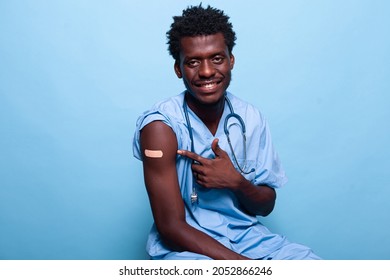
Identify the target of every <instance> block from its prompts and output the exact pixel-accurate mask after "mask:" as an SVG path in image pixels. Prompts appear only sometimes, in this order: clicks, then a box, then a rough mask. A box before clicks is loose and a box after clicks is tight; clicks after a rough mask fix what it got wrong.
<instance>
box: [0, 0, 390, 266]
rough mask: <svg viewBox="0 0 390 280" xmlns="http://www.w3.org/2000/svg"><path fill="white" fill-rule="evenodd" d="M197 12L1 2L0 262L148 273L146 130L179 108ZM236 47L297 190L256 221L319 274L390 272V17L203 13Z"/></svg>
mask: <svg viewBox="0 0 390 280" xmlns="http://www.w3.org/2000/svg"><path fill="white" fill-rule="evenodd" d="M198 3H199V2H198V1H179V0H176V1H143V0H142V1H141V0H139V1H125V0H121V1H120V0H114V1H92V0H68V1H44V0H34V1H32V0H31V1H29V0H26V1H22V0H15V1H10V0H9V1H1V2H0V40H1V42H0V131H1V137H0V259H142V258H146V257H147V256H146V254H145V250H144V247H145V241H146V235H147V233H148V231H149V228H150V226H151V223H152V216H151V212H150V210H149V202H148V199H147V195H146V191H145V189H144V185H143V177H142V168H141V163H140V162H139V161H137V160H136V159H134V158H133V156H132V136H133V132H134V127H135V120H136V118H137V116H138V115H139V114H140V113H141V112H142V111H144V110H146V109H148V108H149V107H150V106H151V105H152V104H153V103H154V102H156V101H158V100H160V99H162V98H165V97H168V96H171V95H174V94H177V93H179V92H180V91H181V90H182V89H183V86H182V82H181V81H180V80H178V79H177V78H176V76H175V74H174V72H173V61H172V59H171V57H169V55H168V52H167V51H166V39H165V32H166V31H167V30H168V28H169V25H170V23H171V18H172V16H173V15H178V14H180V13H181V10H182V9H183V8H185V7H186V6H187V5H190V4H198ZM203 3H204V4H207V3H210V4H213V5H215V6H217V7H219V8H221V9H224V10H225V11H226V12H227V14H228V15H230V17H231V20H232V22H233V25H234V28H235V30H236V32H237V37H238V40H237V46H236V48H235V49H234V54H235V56H236V65H235V69H234V72H233V82H232V85H231V88H230V90H231V91H232V92H233V93H235V94H236V95H239V96H240V97H242V98H244V99H246V100H247V101H249V102H251V103H254V104H255V105H256V106H257V107H259V108H260V109H261V110H262V112H263V113H264V114H265V115H266V116H267V118H268V120H269V123H270V127H271V132H272V135H273V140H274V143H275V146H276V148H277V150H278V152H279V154H280V157H281V159H282V161H283V163H284V167H285V169H286V172H287V174H288V176H289V183H288V184H287V185H286V187H285V188H283V189H281V190H279V191H278V200H277V205H276V209H275V210H274V212H273V213H272V214H271V215H270V216H268V217H267V218H264V219H262V221H263V222H264V223H265V224H266V225H268V226H269V227H270V228H271V229H272V230H273V231H275V232H279V233H282V234H285V235H286V236H288V238H289V239H290V240H292V241H296V242H300V243H304V244H307V245H309V246H310V247H312V248H313V249H314V251H315V252H316V253H317V254H319V255H320V256H322V257H323V258H325V259H390V238H389V236H390V218H389V216H390V214H389V213H390V201H389V198H390V188H389V186H390V171H389V169H390V149H389V143H390V129H389V127H390V126H389V124H388V123H389V120H390V113H389V112H390V110H389V105H390V102H389V101H390V98H389V94H390V36H389V26H390V19H389V14H390V4H389V3H390V2H389V1H385V0H383V1H379V0H366V1H364V0H361V1H359V0H356V1H352V0H349V1H348V0H346V1H339V0H323V1H304V0H296V1H263V0H262V1H254V0H253V1H203Z"/></svg>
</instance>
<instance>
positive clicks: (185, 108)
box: [183, 94, 255, 203]
mask: <svg viewBox="0 0 390 280" xmlns="http://www.w3.org/2000/svg"><path fill="white" fill-rule="evenodd" d="M225 100H226V103H227V105H228V107H229V110H230V114H228V115H227V116H226V117H225V122H224V125H223V130H224V133H225V135H226V137H227V140H228V144H229V147H230V151H231V153H232V155H233V161H234V163H235V165H236V166H237V168H238V170H239V171H240V172H241V174H245V175H247V174H250V173H252V172H254V171H255V169H254V168H252V169H251V170H249V171H245V169H246V160H247V156H246V128H245V123H244V120H243V119H242V118H241V117H240V115H238V114H236V113H234V110H233V106H232V103H231V102H230V100H229V98H228V97H227V96H226V94H225ZM183 111H184V115H185V119H186V123H187V128H188V134H189V136H190V139H191V152H194V151H195V149H194V136H193V134H192V126H191V122H190V118H189V115H188V105H187V102H186V101H185V97H184V102H183ZM231 118H234V119H236V120H237V121H238V122H239V123H240V124H239V126H240V127H241V134H242V138H243V144H244V165H243V166H242V167H241V166H240V164H239V163H238V160H237V157H236V154H235V153H234V150H233V146H232V143H231V141H230V133H229V128H230V126H232V125H238V124H237V123H232V124H231V125H228V121H229V119H231ZM193 163H196V162H193ZM193 179H194V178H192V180H193ZM195 202H196V203H198V202H199V200H198V192H197V190H196V186H195V184H194V183H193V184H192V193H191V203H195Z"/></svg>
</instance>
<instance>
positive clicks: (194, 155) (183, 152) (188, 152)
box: [177, 150, 204, 163]
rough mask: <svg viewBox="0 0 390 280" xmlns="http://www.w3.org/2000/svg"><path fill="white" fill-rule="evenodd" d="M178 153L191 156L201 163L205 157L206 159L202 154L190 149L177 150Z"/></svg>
mask: <svg viewBox="0 0 390 280" xmlns="http://www.w3.org/2000/svg"><path fill="white" fill-rule="evenodd" d="M177 153H178V154H179V155H181V156H184V157H187V158H190V159H192V160H194V161H195V162H199V163H202V162H203V159H204V158H202V157H201V156H200V155H198V154H195V153H193V152H190V151H187V150H177Z"/></svg>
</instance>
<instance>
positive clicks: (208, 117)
mask: <svg viewBox="0 0 390 280" xmlns="http://www.w3.org/2000/svg"><path fill="white" fill-rule="evenodd" d="M185 101H186V102H187V106H188V107H189V108H190V109H191V110H192V111H193V112H194V113H195V114H196V115H197V116H198V117H199V118H200V119H201V120H202V122H203V123H204V124H205V125H206V127H207V128H208V129H209V130H210V132H211V133H212V134H213V135H215V133H216V132H217V128H218V124H219V121H220V120H221V117H222V114H223V109H224V106H225V98H222V99H221V100H220V101H218V102H217V103H215V104H202V103H200V102H198V101H197V100H196V99H195V98H193V96H192V95H190V94H188V93H186V96H185Z"/></svg>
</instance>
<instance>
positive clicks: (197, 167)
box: [177, 138, 242, 190]
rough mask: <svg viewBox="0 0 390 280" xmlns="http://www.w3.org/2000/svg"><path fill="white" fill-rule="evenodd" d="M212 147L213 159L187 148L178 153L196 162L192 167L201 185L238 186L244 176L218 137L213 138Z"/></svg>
mask: <svg viewBox="0 0 390 280" xmlns="http://www.w3.org/2000/svg"><path fill="white" fill-rule="evenodd" d="M211 149H212V150H213V152H214V154H215V158H213V159H209V158H204V157H201V156H200V155H198V154H196V153H193V152H190V151H186V150H178V151H177V153H178V154H179V155H182V156H185V157H187V158H190V159H192V160H194V161H195V162H196V163H193V164H192V166H191V168H192V172H193V173H194V177H195V179H196V182H197V183H198V184H199V185H201V186H203V187H205V188H230V189H232V190H234V189H236V188H238V186H239V182H240V180H241V179H242V178H241V177H242V176H241V174H240V173H239V172H238V171H237V170H236V169H235V168H234V166H233V163H232V161H231V160H230V158H229V156H228V154H227V153H226V152H225V151H224V150H222V149H221V148H220V147H219V145H218V139H217V138H216V139H214V140H213V142H212V144H211Z"/></svg>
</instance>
